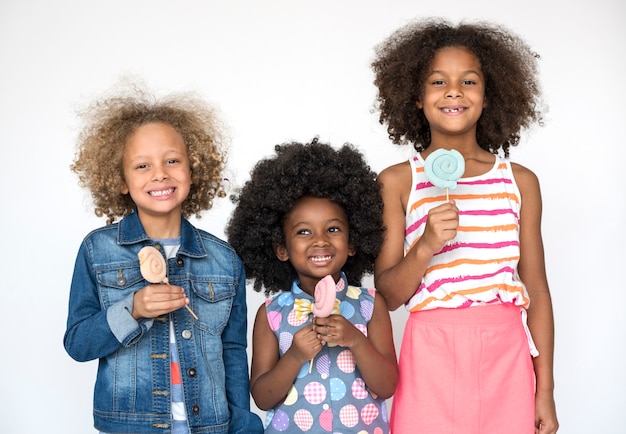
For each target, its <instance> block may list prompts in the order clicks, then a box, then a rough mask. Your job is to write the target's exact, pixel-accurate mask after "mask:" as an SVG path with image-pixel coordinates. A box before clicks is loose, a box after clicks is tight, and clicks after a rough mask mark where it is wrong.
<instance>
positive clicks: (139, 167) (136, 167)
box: [135, 163, 148, 170]
mask: <svg viewBox="0 0 626 434" xmlns="http://www.w3.org/2000/svg"><path fill="white" fill-rule="evenodd" d="M147 167H148V165H147V164H146V163H141V164H137V165H136V166H135V169H137V170H142V169H146V168H147Z"/></svg>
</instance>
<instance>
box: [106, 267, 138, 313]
mask: <svg viewBox="0 0 626 434" xmlns="http://www.w3.org/2000/svg"><path fill="white" fill-rule="evenodd" d="M96 278H97V279H98V289H99V293H100V301H101V302H102V304H103V305H104V308H105V309H106V308H109V307H110V306H111V305H113V304H115V303H117V302H118V301H120V300H122V299H124V298H125V297H126V296H127V295H128V294H130V293H134V292H137V291H139V290H140V289H142V288H143V287H144V286H146V284H147V283H146V281H145V280H144V278H143V276H142V275H141V271H140V269H139V267H138V266H136V265H134V266H133V265H125V264H120V266H119V267H108V268H107V269H104V270H96Z"/></svg>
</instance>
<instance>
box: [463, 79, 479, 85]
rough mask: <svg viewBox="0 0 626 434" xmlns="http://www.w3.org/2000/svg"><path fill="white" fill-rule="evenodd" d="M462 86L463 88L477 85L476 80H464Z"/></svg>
mask: <svg viewBox="0 0 626 434" xmlns="http://www.w3.org/2000/svg"><path fill="white" fill-rule="evenodd" d="M461 84H462V85H463V86H472V85H475V84H476V82H475V81H474V80H463V81H462V82H461Z"/></svg>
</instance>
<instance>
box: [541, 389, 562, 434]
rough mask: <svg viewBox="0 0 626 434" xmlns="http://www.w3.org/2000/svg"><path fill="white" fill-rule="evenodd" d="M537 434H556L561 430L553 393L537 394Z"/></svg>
mask: <svg viewBox="0 0 626 434" xmlns="http://www.w3.org/2000/svg"><path fill="white" fill-rule="evenodd" d="M535 427H536V428H535V434H555V433H556V432H557V430H558V429H559V422H558V420H557V417H556V406H555V404H554V398H553V396H552V394H551V393H545V394H542V393H541V392H537V393H536V394H535Z"/></svg>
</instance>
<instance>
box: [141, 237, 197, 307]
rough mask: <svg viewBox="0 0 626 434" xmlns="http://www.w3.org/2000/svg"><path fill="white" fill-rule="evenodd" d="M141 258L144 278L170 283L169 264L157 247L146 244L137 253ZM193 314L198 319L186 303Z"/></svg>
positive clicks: (155, 281)
mask: <svg viewBox="0 0 626 434" xmlns="http://www.w3.org/2000/svg"><path fill="white" fill-rule="evenodd" d="M137 257H138V258H139V270H140V271H141V275H142V276H143V278H144V279H146V280H147V281H148V282H150V283H165V284H167V285H169V284H170V283H169V281H168V280H167V276H166V272H167V264H166V263H165V258H164V257H163V255H162V254H161V252H159V251H158V250H157V249H156V248H155V247H152V246H145V247H142V248H141V250H139V253H137ZM185 307H186V308H187V310H188V311H189V313H190V314H191V316H193V317H194V318H195V319H198V317H197V316H196V314H195V313H194V312H193V310H191V308H190V307H189V306H187V305H185Z"/></svg>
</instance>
